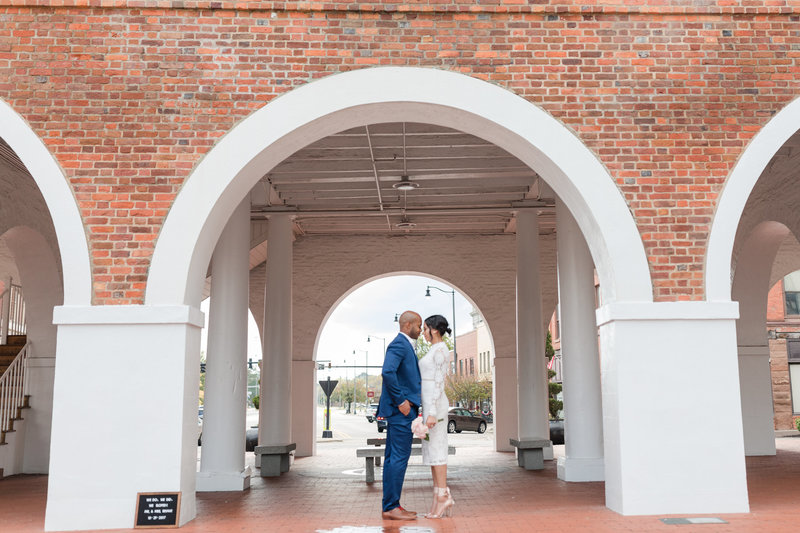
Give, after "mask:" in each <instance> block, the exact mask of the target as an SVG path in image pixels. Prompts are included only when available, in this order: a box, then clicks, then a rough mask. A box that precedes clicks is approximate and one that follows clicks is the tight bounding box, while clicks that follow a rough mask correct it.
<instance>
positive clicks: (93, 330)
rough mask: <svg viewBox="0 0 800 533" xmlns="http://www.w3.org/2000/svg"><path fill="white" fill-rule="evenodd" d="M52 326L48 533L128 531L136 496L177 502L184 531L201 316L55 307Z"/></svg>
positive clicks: (135, 308)
mask: <svg viewBox="0 0 800 533" xmlns="http://www.w3.org/2000/svg"><path fill="white" fill-rule="evenodd" d="M53 320H54V322H55V323H56V324H58V346H57V355H56V368H55V384H54V390H53V426H52V443H51V447H50V477H49V480H48V485H47V512H46V515H45V524H44V529H45V531H66V530H76V529H80V530H85V529H123V528H130V527H131V524H133V523H134V520H135V516H134V514H135V510H136V501H135V500H136V493H137V492H181V511H180V525H183V524H185V523H186V522H188V521H190V520H191V519H192V518H194V516H195V487H196V484H195V480H196V475H197V397H198V389H197V384H198V382H199V379H200V331H201V329H202V327H203V324H204V322H205V321H204V319H203V313H201V312H200V310H199V309H197V308H194V307H189V306H167V305H106V306H101V305H98V306H85V307H82V306H72V305H71V306H62V307H56V309H55V311H54V316H53ZM112 348H113V357H109V353H111V352H110V351H109V350H110V349H112ZM101 369H102V371H101ZM87 406H89V408H87ZM110 465H111V466H113V475H109V468H110ZM78 508H84V509H90V508H91V509H93V510H94V512H91V513H89V512H76V509H78Z"/></svg>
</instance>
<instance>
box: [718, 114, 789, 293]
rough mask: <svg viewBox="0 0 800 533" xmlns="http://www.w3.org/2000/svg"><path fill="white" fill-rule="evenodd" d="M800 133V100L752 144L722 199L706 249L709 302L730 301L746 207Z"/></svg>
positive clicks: (763, 131) (726, 183) (740, 160)
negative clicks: (760, 180)
mask: <svg viewBox="0 0 800 533" xmlns="http://www.w3.org/2000/svg"><path fill="white" fill-rule="evenodd" d="M798 129H800V98H796V99H795V100H793V101H792V102H791V103H790V104H789V105H787V106H786V107H785V108H783V109H782V110H781V111H780V112H778V114H776V115H775V116H774V117H773V118H772V119H771V120H770V121H769V122H768V123H767V124H766V125H765V126H764V127H763V128H762V129H761V131H759V132H758V133H757V134H756V135H755V137H753V139H752V140H751V141H750V144H748V146H747V148H746V149H745V151H744V152H743V153H742V156H741V157H740V158H739V161H738V162H737V163H736V166H735V167H733V171H732V172H731V174H730V176H729V177H728V179H727V181H726V182H725V186H724V188H723V189H722V192H721V193H720V195H719V201H718V203H717V211H716V213H715V214H714V221H713V223H712V225H711V233H710V234H709V237H708V248H707V249H706V264H705V269H704V272H705V283H706V300H707V301H709V302H726V301H730V299H731V282H732V280H731V256H732V254H733V245H734V241H735V239H736V230H737V228H738V227H739V221H740V220H741V218H742V212H743V211H744V206H745V204H746V203H747V199H748V198H749V197H750V193H751V192H752V191H753V187H755V185H756V182H757V181H758V178H760V177H761V174H762V173H763V172H764V169H765V168H766V167H767V164H769V162H770V160H771V159H772V157H773V156H774V155H775V152H777V151H778V150H779V149H780V148H781V146H783V145H784V144H785V143H786V141H787V140H789V137H791V136H792V135H794V134H795V133H797V130H798Z"/></svg>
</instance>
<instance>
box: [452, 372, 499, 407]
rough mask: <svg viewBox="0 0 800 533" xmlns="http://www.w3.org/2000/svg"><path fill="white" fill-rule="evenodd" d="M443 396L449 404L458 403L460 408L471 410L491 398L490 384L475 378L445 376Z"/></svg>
mask: <svg viewBox="0 0 800 533" xmlns="http://www.w3.org/2000/svg"><path fill="white" fill-rule="evenodd" d="M444 391H445V394H447V398H448V399H449V400H450V402H451V403H453V402H458V403H460V404H461V405H462V406H464V407H467V408H468V409H472V408H473V407H474V406H475V405H476V404H477V405H480V404H481V402H483V400H485V399H487V398H490V397H491V396H492V384H491V383H490V382H488V381H479V380H478V379H477V378H476V377H475V376H457V375H454V374H450V375H448V376H447V379H446V380H445V385H444Z"/></svg>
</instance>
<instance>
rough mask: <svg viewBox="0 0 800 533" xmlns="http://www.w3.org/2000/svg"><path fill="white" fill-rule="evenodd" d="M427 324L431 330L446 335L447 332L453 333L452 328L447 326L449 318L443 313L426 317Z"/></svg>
mask: <svg viewBox="0 0 800 533" xmlns="http://www.w3.org/2000/svg"><path fill="white" fill-rule="evenodd" d="M425 325H426V326H428V329H430V330H434V329H435V330H436V331H438V332H439V335H441V336H442V337H444V334H445V333H452V331H450V328H448V327H447V319H446V318H445V317H443V316H442V315H431V316H429V317H428V318H426V319H425Z"/></svg>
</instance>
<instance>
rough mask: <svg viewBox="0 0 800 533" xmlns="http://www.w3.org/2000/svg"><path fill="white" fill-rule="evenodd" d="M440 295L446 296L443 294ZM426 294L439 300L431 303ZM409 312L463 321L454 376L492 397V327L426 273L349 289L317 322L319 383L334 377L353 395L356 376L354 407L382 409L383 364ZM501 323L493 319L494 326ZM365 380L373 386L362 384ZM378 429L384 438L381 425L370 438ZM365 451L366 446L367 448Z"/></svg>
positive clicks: (453, 362)
mask: <svg viewBox="0 0 800 533" xmlns="http://www.w3.org/2000/svg"><path fill="white" fill-rule="evenodd" d="M343 288H344V287H343V285H339V284H337V285H335V286H332V287H331V294H332V295H333V294H335V292H334V291H336V290H341V289H343ZM429 288H433V289H432V290H431V289H429ZM439 289H441V291H443V292H441V293H440V294H437V290H439ZM450 291H453V292H450ZM426 292H432V293H433V294H432V295H431V297H429V298H426V297H425V294H426ZM448 292H449V294H448ZM326 296H327V295H326ZM407 309H411V310H414V311H417V312H418V313H420V315H421V316H422V317H423V319H424V318H426V317H427V316H430V315H432V314H441V315H442V316H444V317H445V318H446V319H447V320H448V321H449V322H450V323H451V327H452V321H453V319H452V316H453V309H454V310H455V313H456V317H457V320H456V329H455V330H454V334H453V338H454V340H455V346H454V347H455V354H456V355H455V356H454V357H453V356H452V355H451V357H452V358H451V372H452V376H453V378H456V377H457V378H458V379H462V380H463V381H465V382H466V381H468V382H470V383H475V384H478V383H483V384H485V385H486V386H487V389H486V390H487V391H492V390H493V389H492V388H491V383H493V382H494V379H493V376H492V370H493V366H494V365H493V362H494V354H495V353H496V352H495V349H494V340H493V337H492V333H491V330H490V322H491V321H490V320H489V318H488V317H484V316H483V315H482V314H481V313H480V311H479V309H478V308H477V306H476V304H475V303H474V302H473V301H472V300H471V299H470V298H469V296H467V295H465V294H463V293H462V292H461V291H460V290H459V289H458V288H455V287H452V286H451V285H450V284H449V283H448V282H447V281H446V280H443V279H441V278H440V277H438V276H430V275H427V274H424V273H420V272H417V273H413V272H404V273H402V274H398V273H386V274H383V275H378V276H373V277H370V278H368V279H365V280H364V281H362V282H361V283H358V284H357V285H356V286H353V287H350V288H347V289H346V292H344V293H343V294H342V295H341V296H340V297H339V298H337V299H336V301H335V303H334V304H333V306H332V307H331V308H330V309H329V310H328V311H327V313H325V314H324V315H318V316H317V317H316V318H317V319H318V320H319V319H320V318H321V322H320V328H319V330H318V335H317V338H316V342H315V345H314V361H315V362H316V363H317V368H318V372H317V374H318V376H320V377H319V379H325V378H326V377H327V376H329V375H330V376H335V378H343V379H344V380H345V381H344V382H342V385H343V386H345V387H349V388H348V390H351V389H352V383H353V379H354V378H353V376H355V378H356V380H357V383H358V387H356V388H355V389H354V390H353V392H355V396H356V397H355V399H354V400H353V401H354V402H355V403H356V405H357V408H361V407H360V404H363V403H367V404H369V403H376V402H377V401H378V398H379V397H380V394H381V387H380V373H381V370H380V365H382V363H383V351H384V350H385V346H386V345H387V344H388V343H390V342H391V341H392V340H393V339H394V338H395V337H396V336H397V334H398V332H397V323H396V322H394V317H395V316H396V315H397V314H399V313H402V312H403V311H405V310H407ZM500 318H501V317H499V316H493V317H492V319H494V320H497V319H500ZM368 339H369V340H368ZM420 342H421V343H422V341H420ZM351 347H352V349H350V348H351ZM479 347H480V348H481V349H479ZM420 349H421V350H423V349H424V346H423V344H420ZM328 365H330V369H328ZM365 376H366V377H367V378H368V380H363V381H358V380H361V379H362V378H363V377H365ZM348 380H349V381H348ZM315 381H316V380H315ZM367 383H371V384H370V389H371V390H372V391H373V393H374V401H372V400H367V399H366V398H367V397H366V394H365V393H366V390H364V388H363V387H366V385H367ZM451 392H455V391H451ZM314 395H315V401H314V403H313V405H314V406H317V405H318V404H319V401H320V396H322V398H323V399H324V394H322V393H321V391H320V389H319V387H315V390H314ZM337 397H338V396H337ZM480 400H486V401H487V404H491V403H493V402H492V398H491V396H490V395H489V396H486V397H481V398H480ZM464 401H466V399H464ZM464 401H462V403H464ZM458 403H459V399H458V398H451V406H453V407H455V406H457V405H458ZM462 407H464V406H463V405H462ZM466 407H469V408H474V407H475V406H474V405H468V406H466ZM315 408H316V407H315ZM357 410H358V409H357ZM362 414H365V415H367V414H369V413H363V412H362ZM309 418H312V417H309ZM366 427H369V426H366ZM486 427H487V425H484V429H485V428H486ZM491 427H493V426H491ZM376 428H377V429H378V432H382V427H381V428H378V427H377V425H376V426H373V427H372V428H371V429H372V431H371V432H369V433H373V434H374V433H375V429H376ZM364 429H365V428H361V431H360V433H365V431H364ZM320 432H321V431H320V428H319V427H318V426H317V427H316V428H315V429H314V430H313V433H314V435H317V436H319V434H320ZM492 433H493V432H492ZM372 436H377V435H372ZM317 442H319V439H317ZM360 445H361V446H364V445H365V444H364V443H363V442H362V443H361V444H360ZM492 447H494V446H492Z"/></svg>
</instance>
